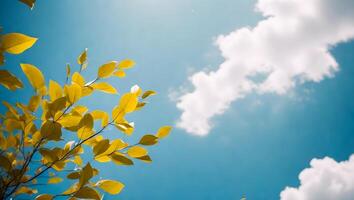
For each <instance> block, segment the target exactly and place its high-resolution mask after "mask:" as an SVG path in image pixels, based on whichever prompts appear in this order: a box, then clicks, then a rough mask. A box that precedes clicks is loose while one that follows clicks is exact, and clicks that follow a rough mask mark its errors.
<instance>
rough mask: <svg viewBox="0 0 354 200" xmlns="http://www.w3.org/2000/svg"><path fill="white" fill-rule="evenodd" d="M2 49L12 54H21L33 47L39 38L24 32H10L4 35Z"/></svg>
mask: <svg viewBox="0 0 354 200" xmlns="http://www.w3.org/2000/svg"><path fill="white" fill-rule="evenodd" d="M1 39H2V44H1V46H2V49H3V50H4V51H6V52H8V53H11V54H20V53H22V52H24V51H26V50H27V49H29V48H31V47H32V46H33V44H34V43H36V41H37V38H34V37H30V36H27V35H24V34H22V33H9V34H5V35H3V36H2V38H1Z"/></svg>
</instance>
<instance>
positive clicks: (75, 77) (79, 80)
mask: <svg viewBox="0 0 354 200" xmlns="http://www.w3.org/2000/svg"><path fill="white" fill-rule="evenodd" d="M71 82H72V83H76V84H78V85H79V86H80V87H84V85H85V79H84V77H83V76H81V74H80V73H79V72H75V73H74V74H73V75H72V76H71Z"/></svg>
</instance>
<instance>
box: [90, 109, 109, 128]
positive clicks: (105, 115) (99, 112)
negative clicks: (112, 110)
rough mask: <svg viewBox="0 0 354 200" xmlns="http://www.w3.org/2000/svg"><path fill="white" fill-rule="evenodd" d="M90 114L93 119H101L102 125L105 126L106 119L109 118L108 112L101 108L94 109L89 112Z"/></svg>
mask: <svg viewBox="0 0 354 200" xmlns="http://www.w3.org/2000/svg"><path fill="white" fill-rule="evenodd" d="M91 115H92V117H93V119H95V120H96V119H100V120H102V127H104V126H107V124H108V120H109V115H108V113H106V112H104V111H102V110H94V111H92V112H91Z"/></svg>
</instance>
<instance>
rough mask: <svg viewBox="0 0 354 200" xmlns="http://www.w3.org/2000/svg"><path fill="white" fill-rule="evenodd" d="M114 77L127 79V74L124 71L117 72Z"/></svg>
mask: <svg viewBox="0 0 354 200" xmlns="http://www.w3.org/2000/svg"><path fill="white" fill-rule="evenodd" d="M113 75H114V76H116V77H118V78H124V77H125V72H124V71H123V70H120V69H119V70H117V71H115V72H114V73H113Z"/></svg>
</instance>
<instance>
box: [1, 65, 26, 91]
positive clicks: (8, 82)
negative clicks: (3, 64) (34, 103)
mask: <svg viewBox="0 0 354 200" xmlns="http://www.w3.org/2000/svg"><path fill="white" fill-rule="evenodd" d="M0 84H1V85H3V86H4V87H6V88H7V89H9V90H16V89H18V88H22V87H23V84H22V82H21V81H20V80H19V79H18V78H17V77H16V76H14V75H13V74H11V73H10V72H9V71H7V70H0Z"/></svg>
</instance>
